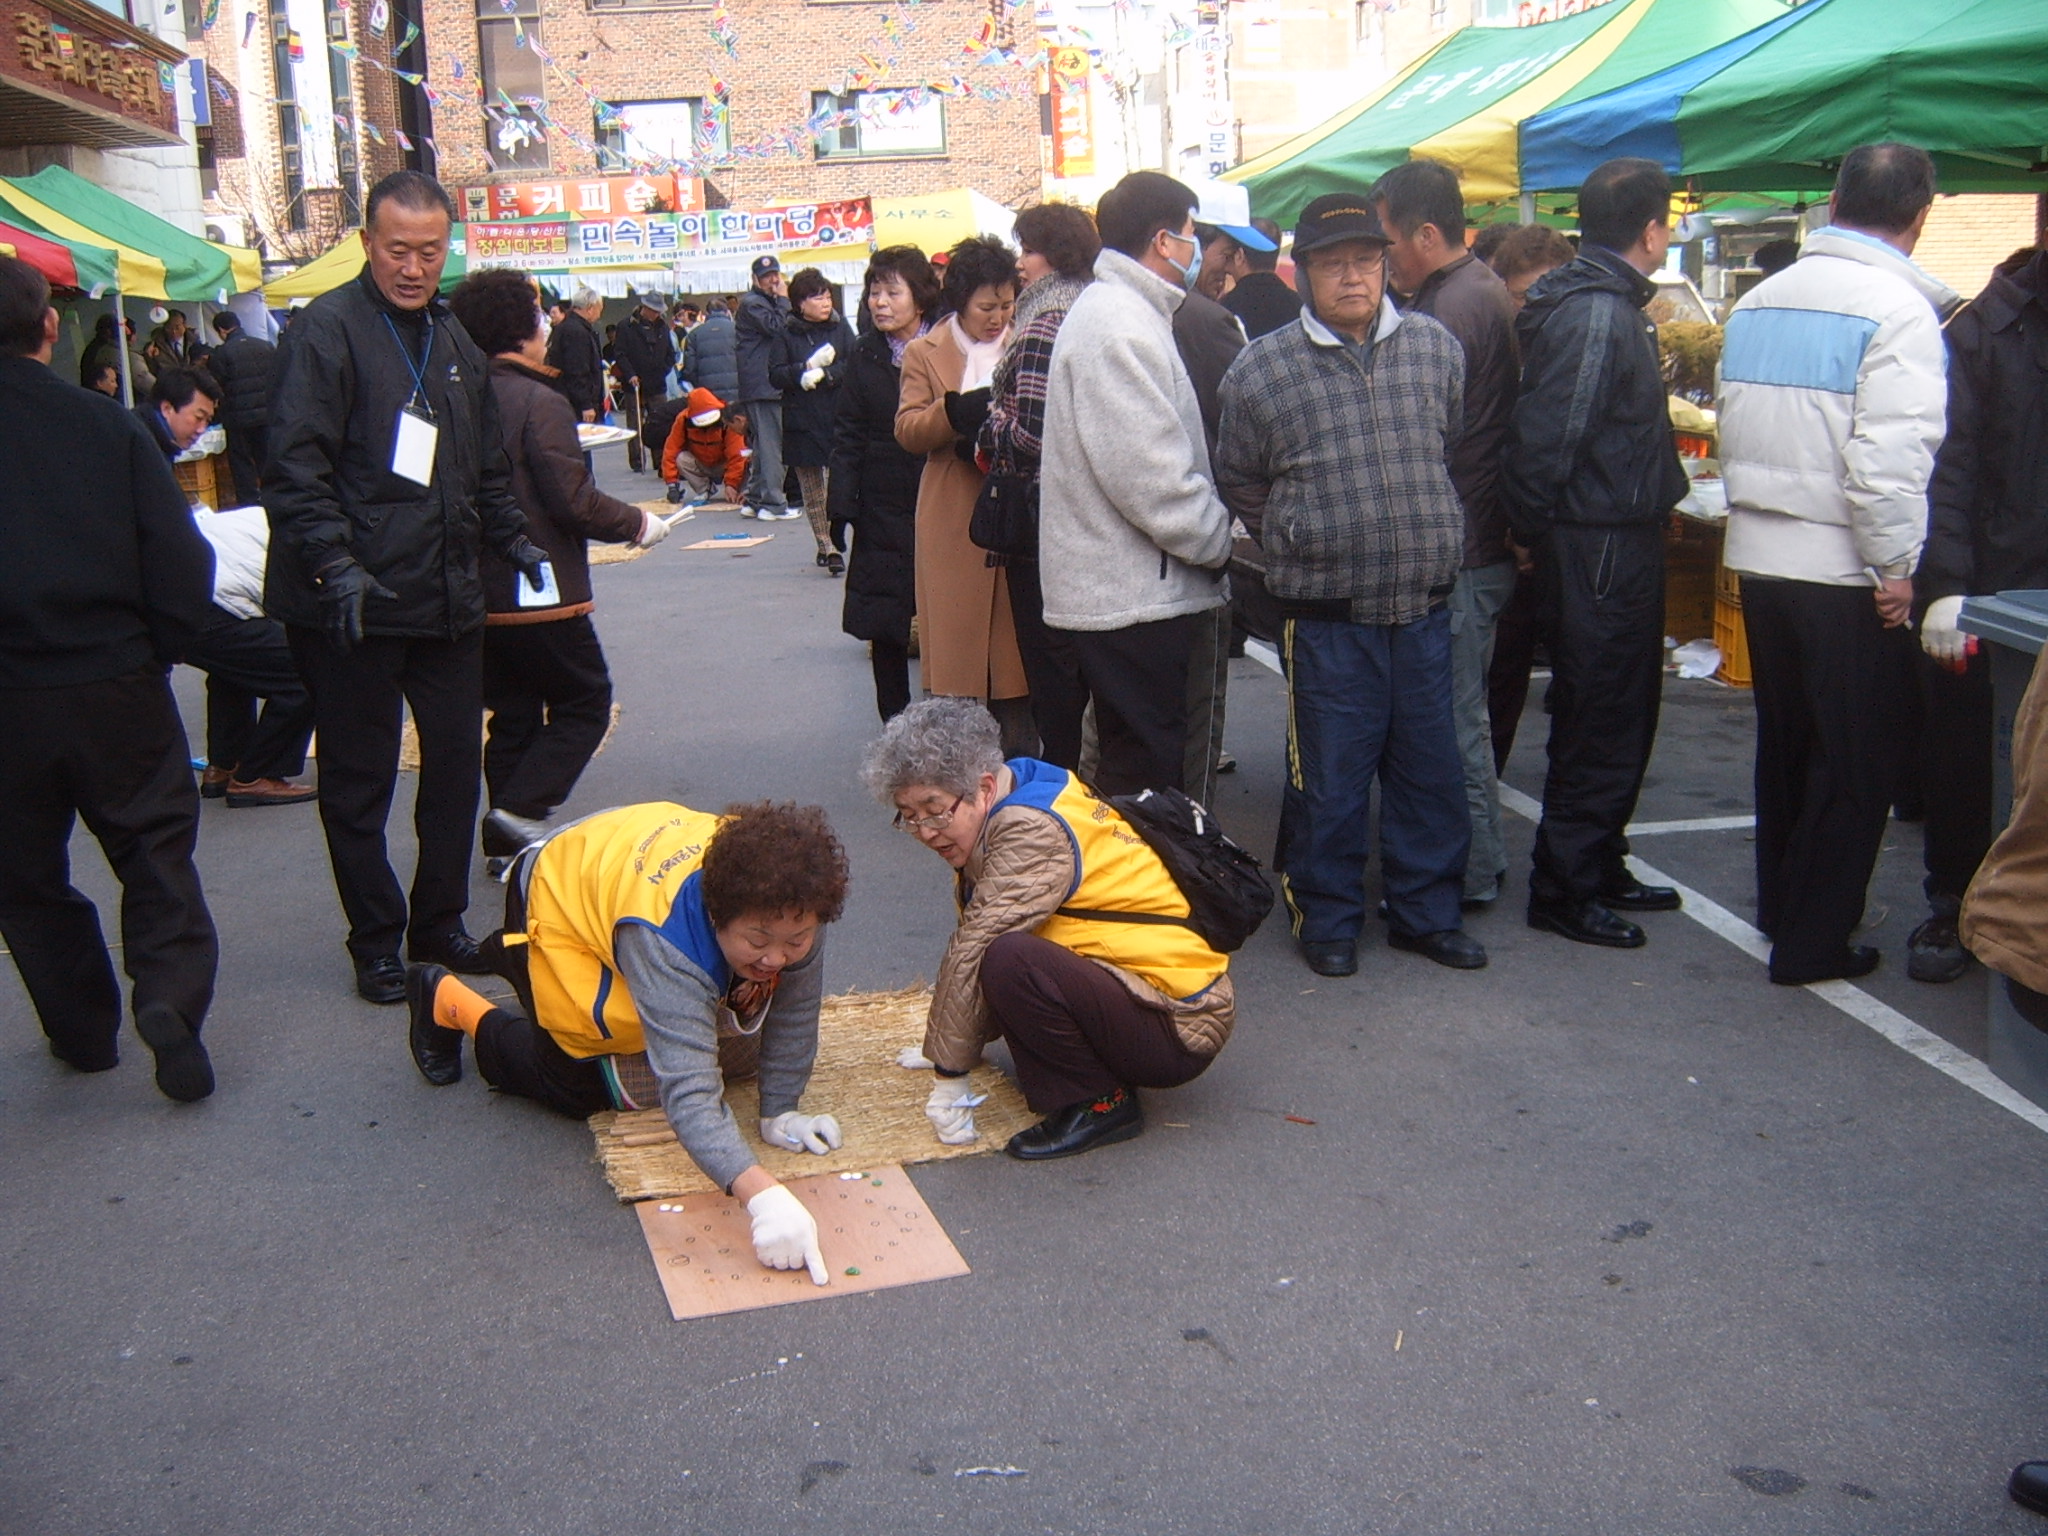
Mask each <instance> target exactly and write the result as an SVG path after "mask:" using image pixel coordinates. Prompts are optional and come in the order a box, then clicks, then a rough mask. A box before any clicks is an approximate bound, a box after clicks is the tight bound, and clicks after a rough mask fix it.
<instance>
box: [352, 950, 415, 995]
mask: <svg viewBox="0 0 2048 1536" xmlns="http://www.w3.org/2000/svg"><path fill="white" fill-rule="evenodd" d="M356 996H357V997H360V998H361V999H362V1000H363V1001H364V1002H366V1003H402V1002H404V1001H405V962H404V961H403V960H401V959H399V958H398V956H396V955H372V956H371V957H370V958H369V959H367V960H358V961H357V962H356Z"/></svg>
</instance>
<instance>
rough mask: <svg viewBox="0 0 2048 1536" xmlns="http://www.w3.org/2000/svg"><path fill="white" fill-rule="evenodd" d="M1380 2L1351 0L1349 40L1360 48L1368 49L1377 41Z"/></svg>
mask: <svg viewBox="0 0 2048 1536" xmlns="http://www.w3.org/2000/svg"><path fill="white" fill-rule="evenodd" d="M1379 32H1380V0H1353V4H1352V7H1351V40H1352V41H1353V42H1354V43H1356V44H1358V45H1359V46H1360V47H1361V48H1370V47H1372V46H1373V45H1374V44H1375V43H1377V42H1378V41H1379Z"/></svg>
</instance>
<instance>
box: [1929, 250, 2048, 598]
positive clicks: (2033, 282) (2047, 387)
mask: <svg viewBox="0 0 2048 1536" xmlns="http://www.w3.org/2000/svg"><path fill="white" fill-rule="evenodd" d="M1948 359H1949V361H1948V436H1947V438H1945V439H1944V440H1943V442H1942V445H1941V451H1940V453H1938V454H1937V455H1936V456H1935V460H1934V483H1933V484H1932V485H1931V486H1929V487H1928V493H1927V543H1926V546H1925V547H1924V548H1923V549H1922V550H1921V552H1920V570H1919V574H1918V575H1917V576H1915V577H1914V587H1915V589H1916V590H1915V595H1916V596H1917V597H1918V598H1919V600H1920V601H1921V602H1922V603H1923V604H1924V603H1931V602H1933V601H1934V600H1935V599H1936V598H1939V597H1967V596H1971V595H1979V596H1981V595H1985V594H1988V593H1992V592H2004V591H2009V590H2011V589H2013V588H2015V587H2028V588H2041V587H2048V255H2044V254H2042V253H2041V252H2039V251H2036V252H2034V253H2033V255H2032V257H2031V259H2029V260H2026V261H2023V262H2020V263H2017V264H2011V265H2007V266H2004V267H2001V268H1999V270H1998V271H1997V272H1996V273H1994V274H1993V276H1992V278H1991V284H1990V286H1989V287H1987V288H1986V289H1985V290H1984V291H1983V292H1982V293H1980V294H1979V295H1977V297H1976V298H1975V299H1973V300H1972V301H1971V302H1970V303H1969V304H1968V305H1967V306H1965V307H1964V308H1963V309H1962V310H1961V311H1959V312H1958V313H1957V315H1956V317H1955V319H1953V320H1951V321H1950V322H1949V324H1948Z"/></svg>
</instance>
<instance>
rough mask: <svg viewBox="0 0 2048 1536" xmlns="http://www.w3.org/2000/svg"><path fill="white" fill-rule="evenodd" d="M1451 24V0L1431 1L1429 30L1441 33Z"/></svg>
mask: <svg viewBox="0 0 2048 1536" xmlns="http://www.w3.org/2000/svg"><path fill="white" fill-rule="evenodd" d="M1450 24H1451V0H1429V29H1430V30H1431V31H1432V32H1441V31H1443V30H1444V28H1446V27H1448V26H1449V25H1450Z"/></svg>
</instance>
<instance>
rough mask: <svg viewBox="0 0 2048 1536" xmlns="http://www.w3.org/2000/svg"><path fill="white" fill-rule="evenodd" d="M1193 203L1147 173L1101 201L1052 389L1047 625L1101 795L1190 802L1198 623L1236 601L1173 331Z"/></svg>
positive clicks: (1192, 253)
mask: <svg viewBox="0 0 2048 1536" xmlns="http://www.w3.org/2000/svg"><path fill="white" fill-rule="evenodd" d="M1195 203H1196V199H1195V194H1194V193H1193V192H1192V191H1190V190H1189V189H1188V188H1187V187H1185V186H1183V185H1182V184H1181V183H1179V182H1177V181H1175V180H1174V179H1173V178H1172V177H1170V176H1162V175H1160V174H1159V173H1158V172H1156V171H1136V172H1133V173H1132V174H1131V175H1129V176H1126V177H1125V178H1124V179H1123V180H1122V181H1120V182H1118V183H1117V184H1116V185H1115V186H1114V187H1112V188H1110V190H1109V191H1108V192H1107V193H1105V194H1104V195H1103V198H1102V202H1101V204H1100V206H1099V207H1098V208H1097V209H1096V215H1095V221H1096V225H1097V228H1098V229H1099V230H1100V232H1101V235H1102V245H1103V249H1102V253H1101V255H1099V256H1098V257H1096V260H1095V277H1096V281H1095V282H1093V283H1091V284H1090V285H1089V286H1088V287H1087V288H1086V289H1085V290H1083V292H1082V294H1081V296H1080V297H1079V298H1078V299H1076V300H1075V301H1074V305H1073V308H1072V309H1070V310H1069V311H1068V314H1067V323H1066V324H1065V325H1063V326H1062V327H1061V328H1060V334H1059V340H1058V342H1057V343H1056V344H1055V345H1054V348H1053V355H1052V370H1051V374H1050V377H1049V379H1048V381H1047V393H1046V410H1045V441H1046V444H1047V453H1046V455H1045V461H1044V465H1043V468H1042V470H1041V475H1040V483H1039V575H1040V580H1041V582H1042V584H1043V587H1044V592H1045V622H1046V623H1047V625H1049V626H1050V627H1052V628H1054V629H1063V630H1070V631H1072V632H1073V634H1074V644H1075V648H1076V650H1077V652H1078V653H1079V657H1080V662H1081V674H1082V680H1083V681H1084V682H1085V683H1086V685H1087V687H1088V691H1089V693H1090V694H1091V695H1092V696H1093V698H1094V701H1095V720H1096V729H1097V734H1098V736H1099V738H1100V741H1101V759H1100V766H1099V768H1098V770H1097V773H1096V787H1097V788H1098V789H1100V790H1101V791H1102V793H1104V794H1105V795H1120V794H1129V793H1133V792H1135V791H1137V790H1141V789H1157V788H1173V789H1182V788H1185V787H1186V786H1185V785H1184V784H1183V782H1182V776H1183V758H1184V756H1185V754H1186V749H1187V719H1188V711H1187V694H1188V660H1189V655H1190V653H1191V650H1192V647H1193V642H1194V636H1195V631H1196V628H1197V621H1198V616H1199V615H1201V614H1203V613H1206V612H1207V611H1208V610H1210V609H1212V608H1219V607H1221V606H1223V604H1224V603H1225V602H1226V601H1228V598H1229V589H1228V587H1227V586H1226V585H1225V583H1224V580H1223V568H1224V565H1225V563H1226V562H1227V561H1228V559H1229V556H1230V514H1229V513H1228V512H1227V511H1225V510H1224V507H1223V503H1222V502H1221V501H1219V500H1217V497H1216V488H1215V486H1214V484H1213V483H1212V481H1211V479H1210V473H1209V450H1208V445H1207V443H1206V441H1205V439H1204V434H1203V431H1202V413H1201V407H1200V404H1199V402H1198V401H1197V399H1196V396H1195V388H1194V385H1193V383H1192V382H1191V381H1190V380H1189V377H1188V370H1187V367H1186V365H1185V364H1183V363H1182V361H1181V358H1180V354H1179V352H1178V350H1177V349H1176V348H1175V345H1174V338H1173V316H1174V312H1175V311H1176V310H1178V309H1179V308H1180V305H1181V302H1182V300H1183V299H1185V298H1186V296H1187V292H1188V289H1189V288H1190V287H1191V286H1192V284H1193V282H1194V279H1195V277H1196V275H1197V273H1198V267H1197V263H1198V262H1199V260H1200V254H1201V246H1200V244H1199V243H1198V242H1197V240H1196V238H1195V233H1194V210H1195Z"/></svg>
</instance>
